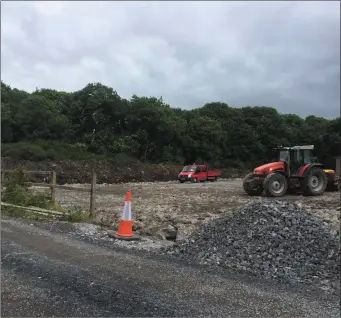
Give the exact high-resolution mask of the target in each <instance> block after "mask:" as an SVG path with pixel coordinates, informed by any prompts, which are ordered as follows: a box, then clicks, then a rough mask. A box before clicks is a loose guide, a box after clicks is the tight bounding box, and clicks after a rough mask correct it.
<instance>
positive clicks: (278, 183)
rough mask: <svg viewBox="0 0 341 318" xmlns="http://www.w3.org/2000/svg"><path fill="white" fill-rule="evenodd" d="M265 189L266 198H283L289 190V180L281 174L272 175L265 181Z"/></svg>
mask: <svg viewBox="0 0 341 318" xmlns="http://www.w3.org/2000/svg"><path fill="white" fill-rule="evenodd" d="M263 188H264V191H265V195H266V196H270V197H281V196H283V195H284V194H286V192H287V190H288V181H287V178H286V177H285V176H283V175H282V174H280V173H271V174H269V175H268V176H267V177H266V178H265V179H264V182H263Z"/></svg>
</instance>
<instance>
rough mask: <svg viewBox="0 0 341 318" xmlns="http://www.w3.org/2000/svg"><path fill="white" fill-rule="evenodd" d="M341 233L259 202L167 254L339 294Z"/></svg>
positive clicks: (283, 206)
mask: <svg viewBox="0 0 341 318" xmlns="http://www.w3.org/2000/svg"><path fill="white" fill-rule="evenodd" d="M338 236H339V233H337V231H332V230H331V229H330V227H329V225H328V224H327V223H324V222H323V221H321V220H320V219H317V218H315V217H314V216H312V215H309V214H307V213H306V212H305V211H304V210H302V209H301V208H300V207H299V206H298V205H296V204H295V203H289V202H283V201H273V202H270V201H266V203H265V202H262V201H254V202H251V203H249V204H248V205H246V206H245V207H244V208H242V209H240V210H238V211H236V212H235V213H233V214H232V215H230V216H224V217H221V218H218V219H214V220H212V221H210V222H209V223H207V224H205V225H203V226H202V228H201V229H200V230H199V231H198V232H197V233H195V234H194V235H193V236H191V237H190V238H189V239H187V240H185V241H184V242H183V243H180V244H177V245H175V246H172V247H171V248H169V249H167V250H166V253H167V254H171V255H174V256H176V257H179V258H181V259H188V260H192V261H195V262H199V263H201V264H207V265H219V266H223V267H228V268H235V269H238V270H244V271H247V272H249V273H252V274H256V275H262V276H265V277H268V278H270V277H272V278H273V277H278V278H282V279H288V280H291V281H304V282H310V283H311V282H314V281H315V282H317V281H318V282H319V284H320V283H321V284H323V285H326V286H327V287H328V288H332V289H339V283H338V282H339V276H340V242H339V237H338Z"/></svg>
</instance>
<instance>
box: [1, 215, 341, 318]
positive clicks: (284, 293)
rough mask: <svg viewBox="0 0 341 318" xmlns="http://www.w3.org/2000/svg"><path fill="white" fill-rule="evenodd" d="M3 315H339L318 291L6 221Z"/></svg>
mask: <svg viewBox="0 0 341 318" xmlns="http://www.w3.org/2000/svg"><path fill="white" fill-rule="evenodd" d="M1 236H2V238H1V239H2V241H1V262H2V263H1V267H2V268H1V284H2V286H1V287H2V295H1V316H2V317H22V316H31V317H37V316H64V317H67V316H68V317H74V316H78V317H81V316H83V317H84V316H97V317H98V316H130V317H132V316H140V317H141V316H168V317H170V316H177V317H179V316H225V317H227V316H249V317H250V316H319V317H321V316H335V317H337V316H339V315H340V310H339V300H338V299H337V298H335V297H333V296H331V295H328V296H327V295H326V294H324V293H322V292H321V291H318V290H308V289H307V288H303V287H293V286H289V285H284V284H279V283H278V282H270V281H266V282H265V281H262V280H258V279H256V278H251V277H247V276H239V274H238V275H237V274H235V273H234V274H231V275H229V274H228V273H226V274H225V275H224V276H223V274H221V273H218V272H214V270H213V269H212V270H211V271H210V272H206V271H205V270H204V269H203V268H201V267H190V266H188V265H185V264H183V263H180V262H175V261H174V262H172V261H170V260H165V259H162V258H159V257H158V256H157V255H155V256H152V255H149V254H147V253H146V254H145V255H143V254H141V253H135V252H134V251H132V250H129V251H128V250H126V251H125V250H120V249H117V250H115V249H107V248H103V247H100V246H96V245H93V244H90V243H86V242H84V241H81V240H76V239H73V238H71V237H69V236H66V235H62V234H57V233H52V232H50V231H47V230H43V229H41V228H38V227H36V226H34V225H30V224H29V223H27V222H23V221H19V220H13V219H10V218H9V219H3V220H2V228H1Z"/></svg>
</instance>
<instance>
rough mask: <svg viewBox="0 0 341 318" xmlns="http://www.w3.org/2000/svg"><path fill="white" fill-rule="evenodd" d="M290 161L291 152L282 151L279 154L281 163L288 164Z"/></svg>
mask: <svg viewBox="0 0 341 318" xmlns="http://www.w3.org/2000/svg"><path fill="white" fill-rule="evenodd" d="M288 160H289V152H288V151H287V150H282V151H280V152H279V161H285V162H288Z"/></svg>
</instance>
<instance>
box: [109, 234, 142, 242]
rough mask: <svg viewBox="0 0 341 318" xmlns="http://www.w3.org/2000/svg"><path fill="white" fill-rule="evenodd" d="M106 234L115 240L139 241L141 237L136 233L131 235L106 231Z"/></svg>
mask: <svg viewBox="0 0 341 318" xmlns="http://www.w3.org/2000/svg"><path fill="white" fill-rule="evenodd" d="M108 236H109V237H111V238H114V239H117V240H122V241H139V240H141V238H140V237H139V236H137V235H136V234H133V236H121V235H118V234H117V233H116V232H108Z"/></svg>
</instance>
